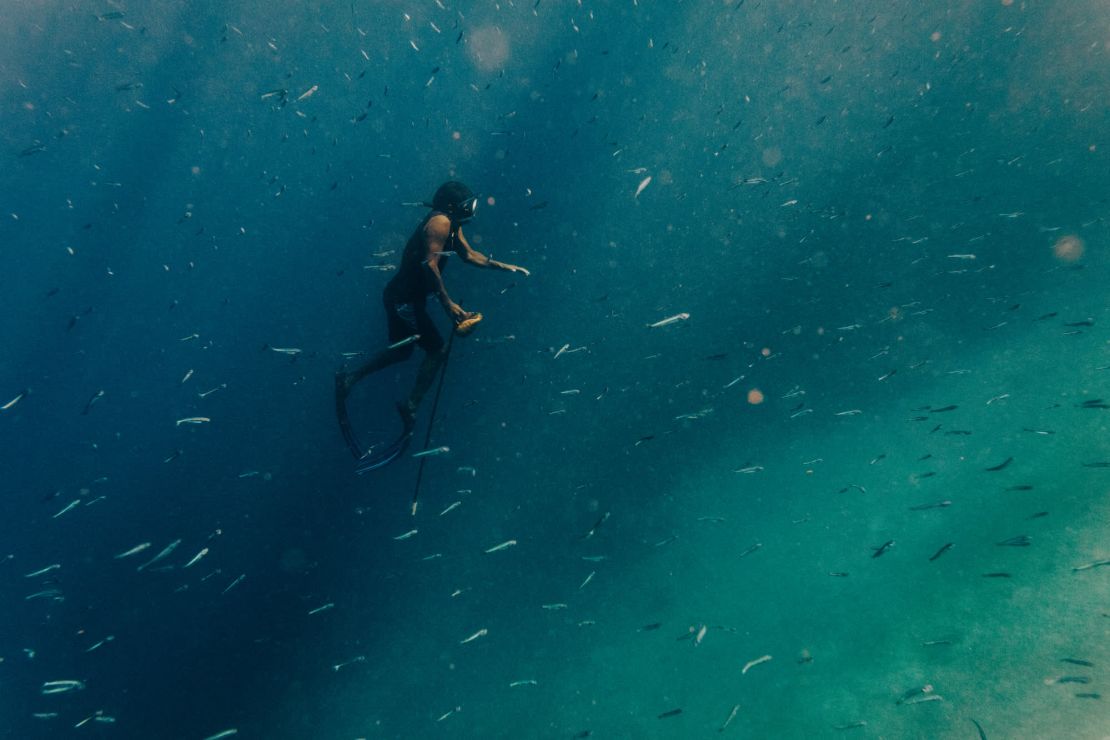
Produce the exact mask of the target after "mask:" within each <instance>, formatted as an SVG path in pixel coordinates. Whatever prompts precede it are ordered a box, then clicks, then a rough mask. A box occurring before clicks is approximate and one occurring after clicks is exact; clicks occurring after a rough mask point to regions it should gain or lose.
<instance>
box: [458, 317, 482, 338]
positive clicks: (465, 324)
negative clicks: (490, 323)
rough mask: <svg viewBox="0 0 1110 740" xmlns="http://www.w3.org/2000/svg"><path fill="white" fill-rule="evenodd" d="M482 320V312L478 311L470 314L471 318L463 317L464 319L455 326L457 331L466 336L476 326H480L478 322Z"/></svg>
mask: <svg viewBox="0 0 1110 740" xmlns="http://www.w3.org/2000/svg"><path fill="white" fill-rule="evenodd" d="M481 320H482V314H480V313H476V314H474V315H473V316H470V317H469V318H466V319H463V320H462V321H460V322H459V323H458V324H457V325H456V326H455V331H456V332H458V333H459V334H462V335H463V336H466V335H467V334H469V333H470V332H472V331H474V328H475V327H476V326H478V323H479V322H480V321H481Z"/></svg>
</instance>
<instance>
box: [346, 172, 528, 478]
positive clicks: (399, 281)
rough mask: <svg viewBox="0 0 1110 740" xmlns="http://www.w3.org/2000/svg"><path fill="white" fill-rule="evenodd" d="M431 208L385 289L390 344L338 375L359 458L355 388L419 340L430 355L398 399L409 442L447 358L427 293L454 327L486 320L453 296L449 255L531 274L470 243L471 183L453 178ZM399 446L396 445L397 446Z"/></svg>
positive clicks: (348, 439)
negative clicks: (466, 231) (352, 409)
mask: <svg viewBox="0 0 1110 740" xmlns="http://www.w3.org/2000/svg"><path fill="white" fill-rule="evenodd" d="M430 207H431V209H432V210H431V212H430V213H428V215H426V216H425V217H424V218H423V219H422V220H421V221H420V224H419V225H418V226H417V227H416V230H415V231H413V233H412V236H410V237H409V240H408V243H407V244H405V250H404V253H403V254H402V255H401V265H400V267H399V268H398V269H397V273H396V274H395V275H394V276H393V278H392V279H391V280H390V281H389V282H388V283H387V284H386V286H385V290H383V291H382V303H383V304H384V306H385V317H386V325H387V327H388V330H389V342H390V344H389V346H388V347H387V348H386V349H384V350H382V351H381V352H379V353H378V354H377V355H375V356H374V357H372V358H371V359H370V360H368V361H367V362H366V363H365V364H363V365H362V366H361V367H359V368H357V369H356V370H353V371H351V372H345V371H343V370H341V371H339V372H338V373H336V375H335V405H336V414H337V416H338V418H339V425H340V429H341V430H342V432H343V437H344V439H345V440H346V442H347V445H348V447H350V448H351V452H352V453H353V454H354V455H355V457H357V458H363V457H365V453H364V452H363V451H362V449H361V447H360V446H359V444H358V442H357V440H356V439H355V437H354V433H353V432H352V430H351V426H350V422H349V421H348V419H347V403H346V402H347V396H348V394H349V393H350V391H351V388H352V386H354V384H355V383H357V382H359V381H360V380H362V379H363V378H365V377H366V376H367V375H370V374H371V373H375V372H377V371H379V370H382V369H384V368H386V367H389V366H390V365H393V364H395V363H398V362H401V361H402V360H407V359H408V358H409V357H410V356H411V355H412V350H413V344H417V345H419V346H420V348H421V349H423V350H424V359H423V362H421V364H420V369H419V371H418V372H417V374H416V380H415V382H414V383H413V386H412V391H411V393H409V396H408V398H407V399H406V400H404V401H398V402H397V413H398V414H400V416H401V422H402V424H403V428H404V431H403V433H402V436H401V440H400V441H404V442H407V440H408V437H409V436H411V434H412V429H413V426H414V425H415V421H416V410H417V408H418V407H419V406H420V401H421V399H423V398H424V395H425V394H426V393H427V392H428V389H429V388H430V387H431V385H432V382H433V381H434V380H435V377H436V374H437V373H438V372H439V370H440V368H441V367H442V366H443V363H444V361H445V360H446V352H445V351H444V347H443V338H442V337H440V335H439V332H438V331H437V330H436V327H435V324H434V323H433V322H432V318H431V316H429V315H428V311H427V307H426V305H425V304H426V301H427V297H428V296H429V295H433V294H434V295H435V296H436V298H438V299H439V303H440V305H441V306H443V310H444V311H446V312H447V316H448V317H449V318H450V319H451V321H452V324H453V327H452V331H455V330H459V331H462V330H463V329H464V328H466V327H469V326H473V324H475V323H476V322H477V320H479V319H480V318H481V316H480V314H476V313H471V312H468V311H465V310H463V308H462V307H461V306H460V305H459V304H457V303H455V301H453V300H451V297H450V295H448V293H447V287H446V286H445V285H444V282H443V270H444V268H445V267H446V265H447V257H448V255H450V254H451V253H454V254H456V255H458V256H459V257H460V258H461V259H462V260H463V261H464V262H466V263H467V264H470V265H474V266H475V267H488V268H493V269H498V270H505V271H507V272H519V273H523V274H524V275H526V276H527V275H529V274H530V273H529V272H528V270H526V269H524V268H523V267H518V266H516V265H510V264H507V263H505V262H498V261H497V260H494V259H491V258H489V257H487V256H486V255H484V254H482V253H481V252H478V251H477V250H475V249H474V248H473V247H471V246H470V243H469V242H467V240H466V237H465V236H464V235H463V232H462V225H463V224H464V223H467V222H469V221H470V220H471V219H472V218H474V214H475V212H476V211H477V209H478V198H477V197H476V196H475V195H474V193H473V192H472V191H471V190H470V188H469V187H467V186H466V185H465V184H463V183H461V182H457V181H450V182H446V183H444V184H443V185H440V186H439V189H437V190H436V192H435V196H433V198H432V202H431V204H430ZM397 446H398V445H397V444H395V445H394V447H395V448H396V447H397ZM395 456H396V455H393V457H395ZM389 459H392V457H390V458H389ZM385 462H388V460H385Z"/></svg>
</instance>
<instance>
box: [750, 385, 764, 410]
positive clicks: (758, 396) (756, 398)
mask: <svg viewBox="0 0 1110 740" xmlns="http://www.w3.org/2000/svg"><path fill="white" fill-rule="evenodd" d="M748 403H750V404H751V405H752V406H758V405H759V404H761V403H763V391H761V390H759V389H758V388H752V389H751V390H750V391H748Z"/></svg>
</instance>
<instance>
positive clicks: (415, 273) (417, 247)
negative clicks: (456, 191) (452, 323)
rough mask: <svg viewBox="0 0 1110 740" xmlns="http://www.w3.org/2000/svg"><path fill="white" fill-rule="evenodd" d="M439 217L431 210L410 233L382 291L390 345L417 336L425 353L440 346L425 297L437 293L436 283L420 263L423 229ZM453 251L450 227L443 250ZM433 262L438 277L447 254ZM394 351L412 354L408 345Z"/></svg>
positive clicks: (437, 213) (440, 342)
mask: <svg viewBox="0 0 1110 740" xmlns="http://www.w3.org/2000/svg"><path fill="white" fill-rule="evenodd" d="M441 214H442V212H441V211H432V212H431V213H429V214H428V215H427V216H425V217H424V220H422V221H421V222H420V225H419V226H417V227H416V231H414V232H413V233H412V236H410V237H409V240H408V243H407V244H405V251H404V253H403V254H402V255H401V266H400V267H399V268H398V269H397V274H396V275H394V276H393V278H392V279H391V280H390V281H389V282H388V283H387V284H386V286H385V290H384V291H382V302H383V303H384V304H385V316H386V322H387V324H388V326H389V341H390V343H391V344H392V343H394V342H399V341H401V340H402V339H405V338H407V337H411V336H412V335H413V334H419V335H420V340H419V341H418V342H417V344H419V345H420V347H421V348H422V349H423V350H424V351H425V352H429V353H432V352H438V351H439V350H440V349H441V348H442V347H443V337H441V336H440V335H439V331H438V330H437V329H436V327H435V324H434V323H433V322H432V317H431V316H429V315H428V309H427V301H428V296H429V295H430V294H433V293H435V292H437V291H438V290H439V284H438V283H437V282H436V279H435V275H433V274H432V271H431V270H430V269H429V268H428V266H427V265H426V264H424V259H425V257H426V256H427V244H426V242H425V238H424V228H425V227H426V226H427V225H428V221H430V220H431V219H432V217H433V216H437V215H441ZM442 215H446V214H442ZM455 249H456V238H455V227H454V224H452V228H451V236H450V237H448V239H447V243H446V244H445V245H444V250H445V251H454V250H455ZM435 260H436V265H437V266H438V267H439V271H440V275H442V274H443V270H444V268H445V267H446V266H447V255H446V254H441V255H437V256H436V257H435ZM395 351H396V352H402V353H404V355H405V356H406V357H407V356H408V355H410V354H412V345H411V344H410V345H406V346H404V347H398V348H397V349H396V350H395Z"/></svg>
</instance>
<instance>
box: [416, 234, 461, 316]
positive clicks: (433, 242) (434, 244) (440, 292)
mask: <svg viewBox="0 0 1110 740" xmlns="http://www.w3.org/2000/svg"><path fill="white" fill-rule="evenodd" d="M443 221H444V222H446V221H447V219H443ZM443 226H444V224H441V223H437V219H432V220H431V221H429V222H428V225H427V226H426V227H425V228H424V243H425V245H426V247H427V250H426V254H425V258H424V265H423V269H426V270H428V271H430V272H431V273H432V279H433V281H434V282H435V288H436V297H437V298H439V303H440V305H441V306H443V310H444V311H446V312H447V315H448V316H449V317H450V318H451V319H452V320H453V321H454V322H455V323H458V322H460V321H462V320H463V319H465V318H466V317H467V313H466V311H464V310H463V309H462V307H461V306H460V305H459V304H457V303H455V302H454V301H453V300H451V296H449V295H448V294H447V286H446V285H444V283H443V274H442V273H441V272H440V271H439V255H440V254H442V253H443V252H444V249H445V247H446V245H447V236H448V234H449V224H448V228H443Z"/></svg>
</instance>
